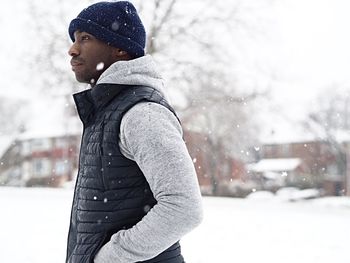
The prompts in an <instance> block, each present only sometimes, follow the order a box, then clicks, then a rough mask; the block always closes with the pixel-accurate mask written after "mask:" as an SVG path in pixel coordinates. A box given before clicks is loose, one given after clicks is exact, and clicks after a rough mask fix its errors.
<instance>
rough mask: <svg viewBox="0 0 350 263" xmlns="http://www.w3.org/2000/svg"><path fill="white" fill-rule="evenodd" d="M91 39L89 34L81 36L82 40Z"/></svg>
mask: <svg viewBox="0 0 350 263" xmlns="http://www.w3.org/2000/svg"><path fill="white" fill-rule="evenodd" d="M89 39H90V36H87V35H85V36H82V37H81V40H83V41H84V40H89Z"/></svg>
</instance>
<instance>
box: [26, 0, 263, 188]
mask: <svg viewBox="0 0 350 263" xmlns="http://www.w3.org/2000/svg"><path fill="white" fill-rule="evenodd" d="M91 2H95V1H88V0H86V1H85V2H84V4H85V5H88V4H90V3H91ZM133 2H134V3H135V5H136V6H138V9H139V10H140V14H141V16H142V18H143V20H144V21H145V25H146V31H147V42H146V44H147V47H146V49H147V53H148V54H152V55H153V56H154V58H155V59H156V60H157V62H158V65H160V70H161V71H162V73H163V75H164V76H165V78H166V80H167V81H168V85H167V86H168V87H170V88H168V91H169V93H170V94H174V92H173V91H174V90H175V93H176V97H181V100H179V101H182V103H179V102H178V101H174V105H175V107H176V108H177V109H178V111H179V112H180V114H181V117H182V119H183V123H184V125H185V126H187V127H189V128H190V129H192V128H193V129H196V130H199V131H201V132H202V133H203V134H205V135H204V136H207V137H208V142H209V145H211V147H210V149H206V151H207V152H208V154H209V152H210V153H211V154H212V156H214V157H211V158H209V159H211V160H212V162H213V163H212V169H213V171H214V170H215V169H216V167H217V166H220V160H219V157H218V155H217V154H216V152H218V149H219V148H220V149H221V148H222V147H224V149H225V151H226V152H227V154H229V155H234V156H236V157H239V158H240V159H242V158H243V157H244V156H245V153H246V152H245V148H248V146H249V145H250V144H251V142H252V140H253V137H254V136H253V135H252V131H253V129H252V126H251V124H252V123H253V119H252V116H253V113H252V110H251V109H252V107H250V105H251V104H252V103H253V101H254V98H256V97H259V96H261V93H259V92H257V91H255V90H251V91H249V92H248V91H244V92H242V88H240V87H239V85H237V81H236V79H235V77H234V75H235V52H233V50H234V49H235V48H234V46H235V43H237V42H238V38H239V36H237V32H242V31H243V32H250V31H252V30H254V29H252V27H253V26H254V23H250V22H252V20H253V19H252V17H250V16H249V15H247V14H249V12H252V10H251V9H249V8H250V7H247V5H246V4H245V3H246V2H245V1H243V0H236V1H234V2H232V1H229V0H226V1H216V2H213V1H210V0H201V1H200V0H193V1H180V0H162V1H160V0H150V1H137V0H135V1H133ZM29 3H30V4H29V12H30V13H31V14H32V19H31V21H30V23H33V24H34V25H35V26H34V27H33V28H34V32H33V33H34V34H33V35H35V36H36V37H37V38H38V39H40V45H39V49H37V52H36V53H35V54H34V60H33V61H34V63H33V64H32V68H33V69H34V70H35V71H37V72H44V74H41V75H40V83H39V84H40V86H41V87H42V88H43V89H45V90H48V91H53V92H49V93H51V94H54V95H57V94H59V96H66V98H67V102H66V104H69V105H70V106H71V100H70V99H68V98H70V94H71V93H72V91H73V90H74V88H75V87H76V82H75V80H74V79H73V77H72V74H70V73H69V72H68V67H67V65H66V64H67V61H65V60H64V59H63V57H67V56H66V52H67V50H68V46H69V40H68V37H67V33H66V28H67V26H68V21H69V20H70V19H71V17H70V18H68V17H67V16H68V14H70V12H69V9H70V5H69V2H67V1H61V2H59V3H58V2H57V1H56V2H55V8H48V9H42V7H41V6H40V8H39V5H38V3H37V2H36V1H31V2H29ZM253 22H256V21H253ZM248 34H249V33H248ZM50 87H51V88H50ZM174 97H175V95H173V98H174ZM67 108H68V110H69V112H72V110H71V108H72V106H71V107H67ZM212 176H214V173H212ZM213 185H215V178H213ZM213 187H214V186H213Z"/></svg>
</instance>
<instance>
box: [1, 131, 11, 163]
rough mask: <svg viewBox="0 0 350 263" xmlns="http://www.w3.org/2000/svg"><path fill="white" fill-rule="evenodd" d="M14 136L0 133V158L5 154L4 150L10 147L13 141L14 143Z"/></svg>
mask: <svg viewBox="0 0 350 263" xmlns="http://www.w3.org/2000/svg"><path fill="white" fill-rule="evenodd" d="M13 141H14V137H13V136H8V135H2V134H1V135H0V158H1V157H2V155H3V154H4V152H5V151H6V150H7V149H8V148H9V147H10V145H11V143H13Z"/></svg>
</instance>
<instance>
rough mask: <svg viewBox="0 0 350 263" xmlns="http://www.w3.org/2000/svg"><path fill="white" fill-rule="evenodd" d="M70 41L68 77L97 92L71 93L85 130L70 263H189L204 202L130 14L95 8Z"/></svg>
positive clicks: (119, 8) (109, 5)
mask: <svg viewBox="0 0 350 263" xmlns="http://www.w3.org/2000/svg"><path fill="white" fill-rule="evenodd" d="M69 35H70V38H71V39H72V41H73V44H72V46H71V48H70V49H69V55H70V56H71V57H72V59H71V65H72V70H73V72H74V73H75V77H76V79H77V80H78V81H79V82H83V83H89V84H90V85H91V89H88V90H85V91H83V92H80V93H77V94H75V95H74V100H75V102H76V105H77V110H78V113H79V116H80V119H81V120H82V123H83V127H84V131H83V136H82V142H81V150H80V156H79V172H78V176H77V182H76V187H75V192H74V200H73V205H72V214H71V221H70V228H69V234H68V245H67V259H66V262H71V263H78V262H79V263H83V262H84V263H85V262H95V263H112V262H113V263H123V262H154V263H155V262H159V263H160V262H163V263H182V262H184V259H183V257H182V255H181V251H180V245H179V240H180V238H181V237H182V236H183V235H185V234H186V233H188V232H189V231H191V230H192V229H193V228H194V227H196V226H197V225H198V224H199V223H200V222H201V220H202V205H201V195H200V192H199V187H198V182H197V178H196V174H195V170H194V167H193V163H192V161H191V158H190V156H189V154H188V151H187V149H186V146H185V143H184V141H183V140H182V130H181V126H180V124H179V121H178V119H177V117H176V114H175V112H174V110H173V109H172V108H171V106H170V105H169V104H168V102H167V101H166V99H165V97H164V92H163V80H162V78H161V77H160V75H159V74H158V73H157V71H156V69H155V65H154V62H153V60H152V58H151V56H149V55H145V54H144V48H145V38H146V36H145V30H144V27H143V25H142V22H141V20H140V18H139V16H138V14H137V12H136V10H135V8H134V6H133V5H132V4H131V3H129V2H126V1H119V2H100V3H97V4H93V5H91V6H89V7H88V8H86V9H84V10H83V11H81V13H80V14H79V15H78V17H77V18H75V19H73V20H72V21H71V23H70V25H69Z"/></svg>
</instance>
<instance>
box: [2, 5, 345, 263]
mask: <svg viewBox="0 0 350 263" xmlns="http://www.w3.org/2000/svg"><path fill="white" fill-rule="evenodd" d="M95 2H97V1H88V0H81V1H75V2H74V3H73V2H72V1H68V0H63V1H53V0H46V1H42V0H33V1H24V0H11V1H9V0H5V1H3V4H2V8H1V10H0V30H1V31H0V32H1V34H2V39H1V42H0V57H1V62H0V72H1V76H2V82H1V84H0V185H1V186H2V187H0V197H1V198H0V205H1V207H2V210H3V213H4V215H6V216H5V217H3V218H2V219H0V225H1V227H6V226H8V227H7V228H6V229H8V231H7V230H6V231H5V232H4V234H2V235H1V236H2V237H0V247H2V248H3V249H4V253H1V254H0V260H1V257H3V259H2V260H1V261H2V262H48V261H49V262H63V261H64V255H65V254H64V253H65V252H64V250H65V242H66V240H65V238H66V231H67V227H68V222H69V209H70V204H71V199H72V194H73V189H74V183H75V177H76V174H77V165H78V163H77V161H78V154H79V143H80V136H81V130H82V127H81V123H80V122H79V119H78V117H77V113H76V110H75V106H74V104H73V100H72V94H73V93H75V92H79V91H81V90H84V89H87V88H89V87H87V86H86V85H81V84H78V83H77V82H76V80H75V78H74V74H73V73H72V72H71V69H70V68H71V67H70V64H69V59H70V58H69V56H68V53H67V52H68V48H69V46H70V44H71V42H70V39H69V36H68V31H67V28H68V25H69V22H70V21H71V19H72V18H74V17H76V16H77V14H78V13H79V12H80V11H81V10H82V9H83V8H85V7H86V6H87V5H89V4H92V3H95ZM131 2H133V3H134V4H135V6H136V7H137V9H138V10H139V13H140V15H141V17H142V19H143V21H144V23H145V26H146V31H147V34H148V37H147V53H148V54H151V55H152V56H153V57H154V58H155V60H156V62H157V64H158V67H159V70H160V71H161V72H162V75H163V77H164V79H165V82H166V91H167V92H168V94H169V97H170V99H171V104H172V105H173V106H174V107H175V109H176V110H177V112H178V113H179V116H180V119H181V121H182V125H183V129H184V133H185V140H186V143H187V146H188V148H189V151H190V155H191V157H192V159H193V163H194V165H195V168H196V171H197V175H198V181H199V183H200V187H201V191H202V194H203V196H204V205H205V211H206V215H207V216H206V217H205V221H204V223H203V224H202V226H200V227H199V228H198V230H196V231H194V232H193V233H190V234H189V235H188V236H186V237H185V238H184V244H185V245H186V246H187V250H186V247H184V253H185V255H187V258H188V261H189V262H236V261H237V260H239V261H241V262H256V261H258V262H280V261H281V260H282V259H283V261H284V262H295V261H297V260H298V262H301V263H304V262H305V263H306V262H307V263H309V262H317V263H319V262H321V263H322V262H333V261H336V262H350V261H349V260H350V255H349V253H348V252H346V251H347V249H346V246H345V244H346V243H348V242H349V241H350V229H349V227H348V226H347V223H346V222H349V219H350V104H349V103H350V97H349V92H350V75H349V73H348V70H349V68H350V49H349V46H350V35H349V34H348V28H349V24H350V17H349V16H348V13H349V10H350V2H348V1H345V0H279V1H276V0H244V1H243V0H218V1H210V0H191V1H184V0H163V1H160V0H149V1H141V0H140V1H137V0H135V1H131ZM214 197H215V198H214ZM43 211H45V212H43ZM28 216H29V217H28ZM23 218H28V220H27V221H28V223H27V224H25V226H23V225H22V224H21V223H20V222H21V220H23ZM19 225H21V227H19ZM13 231H16V232H15V233H17V234H15V235H14V234H13V233H14V232H13ZM19 235H26V236H27V237H30V238H29V239H30V240H31V241H32V242H29V243H30V244H28V240H22V239H19ZM52 235H54V236H55V237H56V238H53V237H52ZM42 240H45V241H47V243H45V244H42ZM19 244H22V245H23V246H24V247H25V253H22V254H20V255H19V254H17V253H15V251H16V248H17V247H18V245H19ZM203 248H204V249H203ZM252 251H254V252H255V253H252ZM52 255H54V256H53V257H52ZM48 258H50V260H48ZM52 258H54V259H52Z"/></svg>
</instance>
